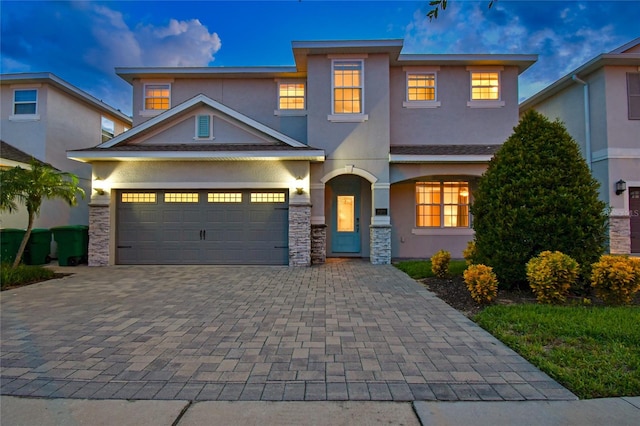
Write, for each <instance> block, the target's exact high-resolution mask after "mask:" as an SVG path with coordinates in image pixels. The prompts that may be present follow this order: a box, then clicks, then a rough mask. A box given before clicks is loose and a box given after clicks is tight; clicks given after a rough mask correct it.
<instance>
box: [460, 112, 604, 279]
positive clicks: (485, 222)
mask: <svg viewBox="0 0 640 426" xmlns="http://www.w3.org/2000/svg"><path fill="white" fill-rule="evenodd" d="M598 187H599V184H598V182H597V181H596V180H595V179H594V178H593V176H592V175H591V172H590V171H589V168H588V166H587V163H586V162H585V160H584V158H583V157H582V155H581V154H580V148H579V147H578V145H577V143H576V142H575V141H574V140H573V138H572V137H571V136H570V135H569V133H568V132H567V130H566V129H565V127H564V125H563V124H562V123H561V122H559V121H555V122H551V121H549V120H548V119H547V118H545V117H544V116H543V115H541V114H539V113H537V112H535V111H529V112H527V113H526V114H525V115H524V116H523V117H522V119H521V121H520V123H519V124H518V126H517V127H515V128H514V132H513V134H512V135H511V136H510V137H509V139H507V141H506V142H505V143H504V145H503V146H502V147H501V148H500V150H499V151H498V152H497V153H496V155H495V157H494V158H493V159H492V160H491V162H490V164H489V167H488V169H487V171H486V172H485V173H484V175H483V176H482V178H481V179H480V182H479V186H478V189H477V191H475V193H474V202H473V205H472V206H471V212H472V213H473V217H474V223H473V228H474V229H475V232H476V234H475V241H476V254H475V257H474V261H475V262H476V263H483V264H486V265H489V266H492V267H493V269H494V271H495V273H496V275H497V276H498V279H499V280H500V282H501V283H502V285H504V286H507V287H513V286H516V285H520V284H523V283H525V282H526V272H525V264H526V263H527V262H528V261H529V259H531V258H532V257H534V256H536V255H538V254H539V253H540V252H542V251H544V250H552V251H553V250H559V251H561V252H563V253H565V254H568V255H569V256H571V257H573V258H574V259H575V260H577V261H578V262H579V263H580V265H581V267H583V272H585V273H586V272H587V271H588V269H589V266H590V265H591V263H593V262H595V261H596V260H597V259H598V257H599V256H600V254H602V252H603V251H604V247H605V243H606V241H607V218H608V216H607V212H606V204H605V203H604V202H603V201H601V200H599V199H598Z"/></svg>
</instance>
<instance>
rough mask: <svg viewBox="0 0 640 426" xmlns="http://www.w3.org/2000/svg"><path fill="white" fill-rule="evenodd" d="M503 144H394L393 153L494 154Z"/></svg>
mask: <svg viewBox="0 0 640 426" xmlns="http://www.w3.org/2000/svg"><path fill="white" fill-rule="evenodd" d="M501 146H502V145H392V146H391V151H390V153H391V154H392V155H493V154H495V153H496V152H497V151H498V149H500V147H501Z"/></svg>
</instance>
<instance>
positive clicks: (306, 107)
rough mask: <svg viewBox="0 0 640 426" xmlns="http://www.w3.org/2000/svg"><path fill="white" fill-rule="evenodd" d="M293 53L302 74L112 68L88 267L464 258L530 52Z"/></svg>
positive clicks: (93, 155)
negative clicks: (113, 85) (478, 190)
mask: <svg viewBox="0 0 640 426" xmlns="http://www.w3.org/2000/svg"><path fill="white" fill-rule="evenodd" d="M402 46H403V43H402V41H401V40H368V41H302V42H293V54H294V58H295V66H292V67H255V68H226V67H207V68H118V69H117V70H116V71H117V74H118V75H119V76H120V77H121V78H123V79H124V80H126V81H127V82H129V83H131V85H132V86H133V111H134V116H133V124H134V127H133V128H132V129H131V130H130V131H129V132H127V133H125V134H123V135H120V136H118V137H115V138H113V139H112V140H110V141H108V142H106V143H103V144H101V145H98V146H96V147H93V148H87V149H82V150H78V151H72V152H69V153H68V156H69V158H73V159H76V160H79V161H84V162H87V163H90V164H91V165H92V166H93V176H94V179H99V181H98V182H99V185H100V186H101V187H102V188H100V191H99V192H98V191H95V192H94V193H93V199H92V204H91V221H90V222H91V223H90V240H91V242H90V256H89V257H90V259H89V263H90V264H92V265H104V264H145V263H146V264H155V263H173V264H181V263H191V264H193V263H203V264H234V263H235V264H284V265H286V264H289V265H309V264H310V263H321V262H324V261H325V258H326V257H327V256H330V257H338V256H340V257H342V256H352V257H363V258H370V260H371V262H372V263H375V264H384V263H389V262H390V261H391V258H392V257H393V258H426V257H429V256H431V255H432V254H434V253H435V252H436V251H438V250H439V249H446V250H449V251H451V252H452V255H453V256H454V257H461V256H462V250H463V249H464V247H465V246H466V243H467V242H468V241H469V240H471V239H472V238H473V229H472V228H471V224H472V221H473V218H472V217H471V216H470V213H469V203H470V200H471V199H472V193H473V189H474V187H475V186H476V184H477V180H478V178H479V176H481V174H482V173H483V172H484V170H485V169H486V167H487V164H488V162H489V160H490V159H491V157H492V155H493V154H494V153H495V151H496V150H497V149H498V148H499V146H500V144H502V143H503V142H504V141H505V140H506V139H507V138H508V136H509V135H510V134H511V133H512V129H513V127H514V126H515V125H516V124H517V122H518V75H519V74H520V73H522V72H523V71H524V70H525V69H527V68H528V67H529V66H531V65H532V64H533V63H534V62H535V61H536V60H537V56H535V55H430V54H401V50H402Z"/></svg>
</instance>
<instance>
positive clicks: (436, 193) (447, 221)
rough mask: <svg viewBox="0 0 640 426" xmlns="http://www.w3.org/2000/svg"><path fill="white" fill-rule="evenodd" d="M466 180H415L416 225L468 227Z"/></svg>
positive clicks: (424, 226)
mask: <svg viewBox="0 0 640 426" xmlns="http://www.w3.org/2000/svg"><path fill="white" fill-rule="evenodd" d="M469 222H470V221H469V183H468V182H417V183H416V227H423V228H468V227H469Z"/></svg>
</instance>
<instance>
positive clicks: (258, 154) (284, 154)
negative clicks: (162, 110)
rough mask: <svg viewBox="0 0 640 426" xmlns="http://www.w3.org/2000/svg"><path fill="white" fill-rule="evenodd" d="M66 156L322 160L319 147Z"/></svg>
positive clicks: (72, 154) (76, 154) (74, 155)
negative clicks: (300, 149)
mask: <svg viewBox="0 0 640 426" xmlns="http://www.w3.org/2000/svg"><path fill="white" fill-rule="evenodd" d="M67 158H69V159H71V160H76V161H80V162H83V163H93V162H98V161H286V160H288V161H313V162H323V161H324V159H325V153H324V151H323V150H305V151H303V152H302V151H297V150H291V151H275V152H274V151H224V152H219V151H198V152H190V151H144V152H140V151H136V152H123V151H112V150H107V149H105V150H104V152H101V151H99V150H87V151H69V152H67Z"/></svg>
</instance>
